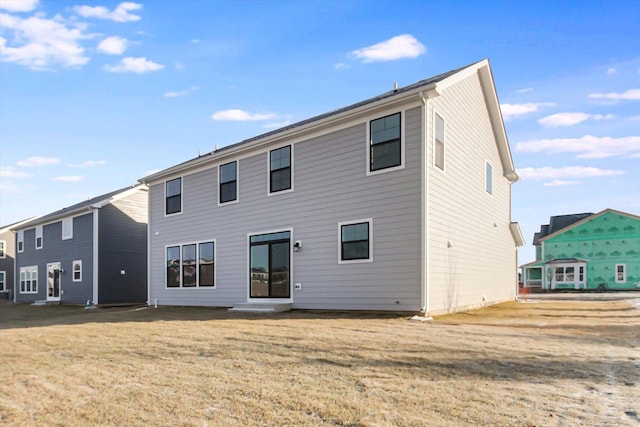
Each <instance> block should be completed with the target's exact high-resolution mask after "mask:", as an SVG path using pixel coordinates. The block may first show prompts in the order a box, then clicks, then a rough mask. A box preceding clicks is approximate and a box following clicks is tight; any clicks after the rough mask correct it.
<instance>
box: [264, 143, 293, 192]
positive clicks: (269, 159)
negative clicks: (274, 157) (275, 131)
mask: <svg viewBox="0 0 640 427" xmlns="http://www.w3.org/2000/svg"><path fill="white" fill-rule="evenodd" d="M286 146H289V147H291V159H290V161H289V163H290V168H291V188H289V189H287V190H280V191H274V192H273V193H272V192H271V152H272V151H275V150H279V149H280V148H284V147H286ZM293 151H294V149H293V144H292V143H288V144H282V145H278V146H277V147H274V148H270V149H268V150H267V197H271V196H278V195H280V194H287V193H293V189H294V186H293V176H294V173H293V167H294V166H293V164H294V161H293V159H294V155H293Z"/></svg>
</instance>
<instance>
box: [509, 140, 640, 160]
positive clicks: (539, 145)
mask: <svg viewBox="0 0 640 427" xmlns="http://www.w3.org/2000/svg"><path fill="white" fill-rule="evenodd" d="M516 150H518V151H522V152H526V153H546V154H556V153H577V155H576V157H577V158H579V159H602V158H606V157H622V156H632V155H635V154H637V153H640V136H626V137H620V138H612V137H609V136H604V137H596V136H593V135H585V136H583V137H580V138H564V139H563V138H560V139H541V140H533V141H525V142H519V143H518V144H516Z"/></svg>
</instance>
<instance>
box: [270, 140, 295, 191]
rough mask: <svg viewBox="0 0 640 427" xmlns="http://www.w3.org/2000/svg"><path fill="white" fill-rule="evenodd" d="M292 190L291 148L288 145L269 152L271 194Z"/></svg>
mask: <svg viewBox="0 0 640 427" xmlns="http://www.w3.org/2000/svg"><path fill="white" fill-rule="evenodd" d="M291 188H292V186H291V146H290V145H287V146H285V147H282V148H277V149H275V150H271V151H270V152H269V192H270V193H276V192H278V191H284V190H290V189H291Z"/></svg>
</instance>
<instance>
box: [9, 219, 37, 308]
mask: <svg viewBox="0 0 640 427" xmlns="http://www.w3.org/2000/svg"><path fill="white" fill-rule="evenodd" d="M33 219H35V218H28V219H25V220H22V221H19V222H16V223H13V224H10V225H7V226H4V227H0V299H13V281H14V277H15V273H14V269H15V260H16V236H15V234H16V233H15V232H14V231H13V228H14V227H18V226H20V224H24V223H25V222H27V221H32V220H33Z"/></svg>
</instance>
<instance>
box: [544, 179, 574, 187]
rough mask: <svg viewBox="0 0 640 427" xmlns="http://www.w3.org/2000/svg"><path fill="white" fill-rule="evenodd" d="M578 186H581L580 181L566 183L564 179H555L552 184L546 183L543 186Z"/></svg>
mask: <svg viewBox="0 0 640 427" xmlns="http://www.w3.org/2000/svg"><path fill="white" fill-rule="evenodd" d="M577 184H580V181H565V180H562V179H555V180H553V181H550V182H545V183H544V184H542V185H543V186H545V187H562V186H565V185H577Z"/></svg>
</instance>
